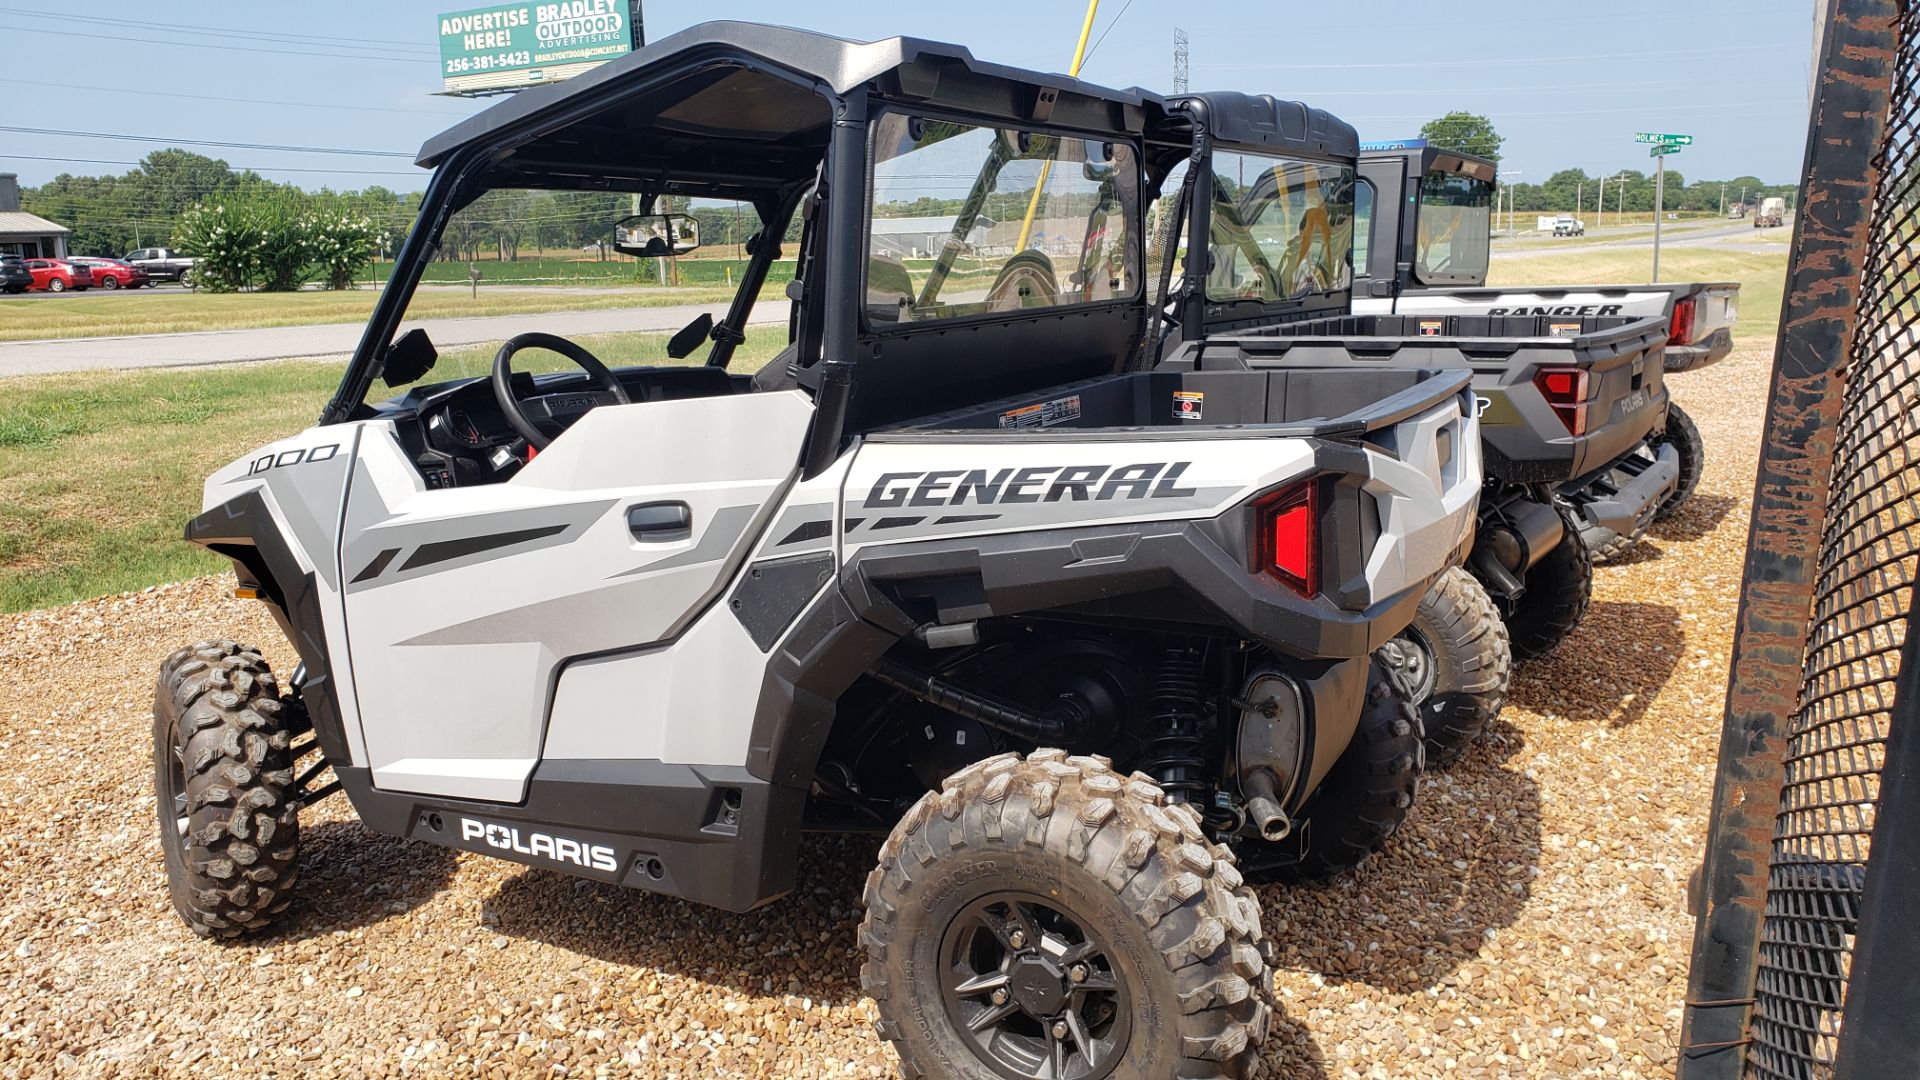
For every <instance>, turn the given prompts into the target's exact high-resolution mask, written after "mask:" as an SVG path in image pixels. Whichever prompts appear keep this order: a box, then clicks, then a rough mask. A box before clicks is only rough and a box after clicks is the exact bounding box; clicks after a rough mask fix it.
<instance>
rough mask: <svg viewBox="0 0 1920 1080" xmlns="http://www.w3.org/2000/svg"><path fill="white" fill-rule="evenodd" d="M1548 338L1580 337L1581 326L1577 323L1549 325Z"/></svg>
mask: <svg viewBox="0 0 1920 1080" xmlns="http://www.w3.org/2000/svg"><path fill="white" fill-rule="evenodd" d="M1547 336H1548V337H1579V336H1580V324H1579V323H1577V322H1557V323H1549V324H1548V325H1547Z"/></svg>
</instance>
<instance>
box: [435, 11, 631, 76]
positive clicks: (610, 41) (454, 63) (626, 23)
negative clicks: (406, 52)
mask: <svg viewBox="0 0 1920 1080" xmlns="http://www.w3.org/2000/svg"><path fill="white" fill-rule="evenodd" d="M439 25H440V73H441V76H442V78H444V80H445V83H446V92H447V93H449V94H463V93H472V92H474V91H476V90H508V89H514V88H518V87H522V86H535V85H538V84H540V83H548V82H557V81H559V80H561V79H567V78H571V77H573V76H575V75H578V74H580V73H582V72H585V71H589V70H591V69H593V68H595V67H597V66H599V65H601V64H604V63H606V62H607V61H609V60H616V59H618V58H620V57H622V56H625V55H626V54H627V53H630V52H632V51H633V50H634V49H636V48H638V47H639V46H640V45H641V44H642V43H643V42H644V41H645V38H644V37H643V36H642V34H641V27H640V0H553V2H551V3H520V4H494V5H492V6H490V7H483V8H474V9H472V10H469V11H455V12H450V13H448V14H445V15H442V16H440V20H439Z"/></svg>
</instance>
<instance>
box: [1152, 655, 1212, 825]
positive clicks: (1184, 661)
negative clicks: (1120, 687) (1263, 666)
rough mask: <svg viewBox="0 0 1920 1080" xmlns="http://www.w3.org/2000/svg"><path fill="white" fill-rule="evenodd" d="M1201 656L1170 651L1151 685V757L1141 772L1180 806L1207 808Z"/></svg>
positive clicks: (1157, 669)
mask: <svg viewBox="0 0 1920 1080" xmlns="http://www.w3.org/2000/svg"><path fill="white" fill-rule="evenodd" d="M1200 668H1201V665H1200V651H1199V650H1198V649H1194V648H1190V647H1187V646H1177V647H1174V648H1169V649H1168V650H1167V651H1166V654H1165V655H1164V656H1162V657H1161V659H1160V664H1159V666H1158V667H1157V668H1155V669H1154V673H1153V678H1152V679H1151V680H1149V681H1148V683H1147V704H1148V707H1149V708H1151V709H1152V710H1153V715H1152V718H1151V719H1150V720H1149V721H1148V735H1147V745H1146V752H1145V754H1144V755H1143V760H1142V761H1141V763H1140V771H1141V772H1144V773H1146V774H1147V775H1148V776H1151V777H1153V779H1154V782H1155V783H1158V784H1159V785H1160V786H1161V787H1162V788H1165V789H1166V791H1167V793H1168V794H1169V795H1171V796H1173V797H1174V799H1175V800H1176V801H1182V802H1196V803H1204V802H1205V801H1206V797H1207V792H1208V790H1209V789H1210V788H1211V787H1212V786H1213V785H1212V784H1210V783H1208V782H1207V779H1206V775H1207V758H1206V753H1205V740H1204V739H1203V738H1202V737H1201V734H1200V708H1201V701H1202V694H1201V670H1200Z"/></svg>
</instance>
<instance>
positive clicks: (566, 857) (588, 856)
mask: <svg viewBox="0 0 1920 1080" xmlns="http://www.w3.org/2000/svg"><path fill="white" fill-rule="evenodd" d="M460 839H462V840H483V841H485V842H486V844H487V846H488V847H492V848H498V849H500V850H501V851H514V852H518V853H520V854H522V855H535V856H538V857H540V858H543V859H549V860H552V861H553V862H557V863H572V864H573V865H575V866H582V867H586V868H587V869H589V870H604V871H606V872H607V873H609V874H612V873H617V872H618V871H619V869H620V860H619V859H618V858H616V857H615V856H614V854H613V849H612V848H610V847H607V846H606V845H604V844H586V843H582V842H580V841H578V840H569V839H567V838H566V837H564V836H548V835H547V834H546V833H540V832H527V833H522V832H521V831H520V830H519V829H517V828H514V827H513V826H510V825H494V824H491V823H489V822H485V821H475V820H473V819H472V818H469V817H463V818H461V819H460Z"/></svg>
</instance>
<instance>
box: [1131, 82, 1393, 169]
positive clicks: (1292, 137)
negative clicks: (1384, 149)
mask: <svg viewBox="0 0 1920 1080" xmlns="http://www.w3.org/2000/svg"><path fill="white" fill-rule="evenodd" d="M1186 103H1196V104H1199V105H1201V106H1202V107H1204V108H1205V110H1206V115H1207V130H1208V131H1209V132H1211V133H1212V135H1213V139H1214V141H1215V142H1219V143H1229V144H1232V145H1235V146H1246V147H1250V148H1258V149H1262V150H1274V151H1279V152H1282V153H1287V154H1308V155H1313V156H1317V157H1329V158H1355V157H1358V156H1359V154H1360V135H1359V133H1358V132H1356V131H1354V129H1353V125H1352V124H1349V123H1347V122H1346V121H1345V120H1342V119H1340V118H1339V117H1337V116H1335V115H1333V114H1332V113H1330V112H1328V111H1327V110H1325V109H1316V108H1313V107H1312V106H1310V105H1306V104H1303V103H1301V102H1298V101H1286V100H1283V99H1280V98H1276V97H1272V96H1269V95H1267V94H1243V93H1241V92H1239V91H1238V90H1209V91H1207V92H1205V93H1199V94H1185V95H1182V96H1180V97H1177V98H1174V99H1173V100H1172V101H1171V102H1169V105H1170V106H1171V107H1173V108H1174V109H1176V110H1177V109H1178V108H1179V107H1180V106H1181V105H1183V104H1186Z"/></svg>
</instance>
